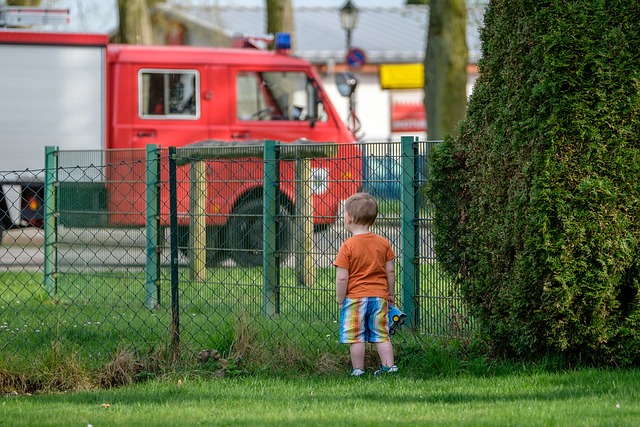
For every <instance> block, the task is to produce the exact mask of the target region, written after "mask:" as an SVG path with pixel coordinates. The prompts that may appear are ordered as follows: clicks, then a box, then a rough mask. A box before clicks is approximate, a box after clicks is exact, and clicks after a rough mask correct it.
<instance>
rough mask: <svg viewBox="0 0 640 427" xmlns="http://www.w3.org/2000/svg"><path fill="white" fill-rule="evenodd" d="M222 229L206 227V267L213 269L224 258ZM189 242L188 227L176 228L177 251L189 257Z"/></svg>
mask: <svg viewBox="0 0 640 427" xmlns="http://www.w3.org/2000/svg"><path fill="white" fill-rule="evenodd" d="M222 231H223V230H222V227H215V226H209V227H207V243H206V248H207V267H215V266H217V265H219V264H220V262H221V261H223V260H224V258H225V251H224V250H223V249H222ZM190 247H191V242H190V240H189V226H186V225H181V226H179V227H178V249H179V250H180V252H181V253H182V254H183V255H184V256H186V257H189V249H190Z"/></svg>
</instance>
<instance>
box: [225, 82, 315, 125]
mask: <svg viewBox="0 0 640 427" xmlns="http://www.w3.org/2000/svg"><path fill="white" fill-rule="evenodd" d="M310 93H311V91H310V83H309V79H308V78H307V75H306V74H305V73H303V72H262V73H259V72H241V73H238V76H237V79H236V116H237V118H238V119H239V120H293V121H301V120H310V119H311V117H309V111H313V110H314V109H313V108H312V105H311V103H312V102H313V99H312V97H311V96H310ZM318 112H319V117H318V118H317V119H318V120H320V121H326V120H327V116H326V113H325V110H324V108H322V104H320V105H319V106H318Z"/></svg>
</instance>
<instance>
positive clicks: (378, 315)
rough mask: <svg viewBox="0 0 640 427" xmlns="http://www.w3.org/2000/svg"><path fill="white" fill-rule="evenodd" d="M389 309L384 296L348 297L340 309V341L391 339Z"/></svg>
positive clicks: (373, 341)
mask: <svg viewBox="0 0 640 427" xmlns="http://www.w3.org/2000/svg"><path fill="white" fill-rule="evenodd" d="M388 310H389V305H388V303H387V300H386V299H384V298H379V297H362V298H346V299H345V300H344V303H343V304H342V310H341V311H340V342H341V343H344V344H351V343H356V342H372V343H375V342H387V341H389V322H388V319H387V312H388Z"/></svg>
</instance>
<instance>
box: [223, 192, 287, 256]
mask: <svg viewBox="0 0 640 427" xmlns="http://www.w3.org/2000/svg"><path fill="white" fill-rule="evenodd" d="M262 204H263V202H262V198H255V199H248V200H244V201H243V202H241V203H240V204H239V205H238V206H237V207H236V208H235V209H234V211H233V213H232V215H231V217H230V218H229V221H228V222H227V228H226V233H225V235H226V239H227V248H228V249H229V255H230V256H231V258H232V259H233V260H234V261H235V262H236V264H237V265H239V266H242V267H257V266H261V265H262V252H263V227H262ZM280 218H281V221H280V228H279V232H278V239H279V242H278V246H279V248H280V253H281V256H280V261H281V262H282V261H284V259H285V258H286V254H287V253H288V252H289V248H290V247H291V214H290V210H289V209H288V208H287V207H286V206H280Z"/></svg>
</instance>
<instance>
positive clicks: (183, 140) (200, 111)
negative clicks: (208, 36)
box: [131, 68, 208, 148]
mask: <svg viewBox="0 0 640 427" xmlns="http://www.w3.org/2000/svg"><path fill="white" fill-rule="evenodd" d="M206 78H207V73H206V72H202V70H200V69H198V68H194V69H162V68H141V69H139V70H137V76H136V80H137V109H136V111H135V115H134V119H133V121H132V129H131V145H132V148H143V147H145V146H146V145H148V144H157V145H161V146H163V147H169V146H176V147H179V146H182V145H185V144H188V143H191V142H195V141H199V140H203V139H207V137H208V123H207V109H206V103H204V102H203V101H202V100H203V96H202V95H203V94H202V92H203V89H202V88H203V87H206V84H207V82H206Z"/></svg>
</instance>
